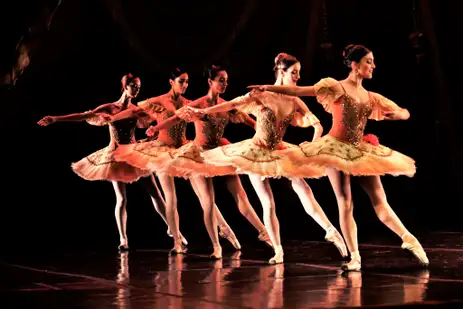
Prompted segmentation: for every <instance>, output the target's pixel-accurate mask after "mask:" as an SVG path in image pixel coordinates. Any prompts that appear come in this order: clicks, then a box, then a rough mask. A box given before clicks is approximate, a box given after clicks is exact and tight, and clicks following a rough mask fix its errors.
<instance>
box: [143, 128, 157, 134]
mask: <svg viewBox="0 0 463 309" xmlns="http://www.w3.org/2000/svg"><path fill="white" fill-rule="evenodd" d="M145 134H146V135H147V136H154V135H155V134H156V129H155V128H154V126H150V127H149V128H148V129H147V130H146V132H145Z"/></svg>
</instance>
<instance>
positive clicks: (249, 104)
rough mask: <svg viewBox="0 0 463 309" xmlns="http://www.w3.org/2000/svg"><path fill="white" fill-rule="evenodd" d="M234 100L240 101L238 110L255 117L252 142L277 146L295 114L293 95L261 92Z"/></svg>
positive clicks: (267, 146)
mask: <svg viewBox="0 0 463 309" xmlns="http://www.w3.org/2000/svg"><path fill="white" fill-rule="evenodd" d="M234 101H236V102H240V101H242V104H240V105H238V107H237V109H238V110H239V111H241V112H243V113H247V114H252V115H254V116H255V117H256V133H255V134H254V137H253V141H254V143H255V144H257V145H259V146H261V147H265V148H268V149H275V148H278V146H279V145H280V144H281V141H282V140H283V137H284V135H285V133H286V129H287V128H288V125H289V124H290V123H291V122H292V121H293V119H294V117H295V115H296V101H295V99H294V97H291V96H287V95H283V94H277V93H273V92H263V93H260V94H256V95H253V96H250V95H246V96H242V97H238V98H236V99H235V100H234ZM310 114H311V113H310ZM277 115H280V116H279V117H278V116H277ZM285 115H286V116H285ZM311 115H312V114H311ZM317 121H318V119H317Z"/></svg>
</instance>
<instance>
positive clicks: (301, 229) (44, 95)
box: [0, 0, 463, 248]
mask: <svg viewBox="0 0 463 309" xmlns="http://www.w3.org/2000/svg"><path fill="white" fill-rule="evenodd" d="M415 2H416V3H414V2H413V1H360V0H355V1H353V0H350V1H333V0H331V1H330V0H328V1H326V2H325V1H320V0H317V1H315V0H312V1H295V0H289V1H284V4H282V2H281V1H269V0H265V1H264V0H236V1H162V2H161V1H146V0H131V1H130V2H128V1H121V0H98V1H96V0H67V1H66V0H64V1H63V2H62V3H61V5H60V7H59V8H58V10H57V11H56V14H55V16H54V18H53V21H52V23H51V27H50V30H49V31H48V32H46V33H45V35H44V36H43V38H42V39H41V40H40V44H39V46H38V48H37V49H36V51H35V53H34V54H33V55H32V57H31V63H30V65H29V66H28V67H27V68H26V70H25V71H24V74H23V75H22V76H21V77H20V78H19V80H18V82H17V84H16V85H15V86H14V87H3V88H2V107H3V112H2V115H3V121H2V129H3V146H2V151H1V154H2V161H3V162H4V166H3V176H4V178H5V179H4V181H3V183H4V184H3V185H2V188H3V190H2V206H1V207H2V210H3V211H2V214H1V215H0V218H1V221H2V223H1V224H0V226H1V229H2V232H3V239H2V240H3V241H4V244H5V245H4V247H7V246H10V245H11V246H14V247H27V248H30V247H32V246H34V247H35V246H50V247H55V248H63V247H74V246H98V247H101V246H115V245H116V244H117V240H118V239H117V231H116V225H115V222H114V211H113V209H114V203H115V197H114V193H113V189H112V186H111V184H110V183H107V182H88V181H85V180H83V179H80V178H79V177H78V176H77V175H75V174H74V173H73V172H72V170H71V169H70V163H71V162H73V161H77V160H79V159H80V158H82V157H83V156H85V155H87V154H89V153H91V152H93V151H95V150H98V149H100V148H102V147H104V146H105V145H106V144H107V142H108V132H107V129H106V128H100V127H92V126H89V125H87V124H86V123H59V124H54V125H52V126H50V127H46V128H42V127H39V126H38V125H37V124H36V122H37V121H38V120H39V119H40V118H41V117H42V116H45V115H49V114H51V115H59V114H66V113H72V112H78V111H86V110H89V109H92V108H94V107H95V106H97V105H99V104H102V103H105V102H112V101H115V100H117V99H118V98H119V95H120V84H119V81H120V78H121V77H122V75H124V74H125V73H127V72H129V71H130V72H133V73H135V74H138V75H139V76H140V77H141V79H142V90H141V93H140V99H144V98H147V97H151V96H155V95H159V94H162V93H165V92H167V91H168V90H169V85H168V77H167V73H168V71H169V69H170V68H171V67H173V66H181V67H184V68H186V69H187V70H188V72H189V73H190V88H189V89H188V91H187V94H186V97H188V98H190V99H194V98H196V97H199V96H202V95H204V94H205V92H206V91H207V83H206V80H205V79H204V78H203V77H202V75H201V74H202V70H203V67H204V66H205V65H210V64H219V65H224V66H226V67H227V68H228V73H229V76H230V86H229V88H228V90H227V92H226V93H225V95H224V98H225V99H231V98H233V97H235V96H237V95H241V94H243V93H245V91H246V89H245V87H246V85H248V84H255V83H272V82H273V73H272V67H273V59H274V57H275V56H276V54H278V53H279V52H287V53H290V54H293V55H295V56H296V57H298V58H299V59H300V60H301V63H302V68H303V69H302V78H301V80H300V84H302V85H304V84H312V83H314V82H316V81H318V80H319V79H320V78H321V77H325V76H332V77H334V78H343V77H344V76H345V74H346V73H347V71H346V70H345V69H344V68H343V67H342V63H341V57H340V54H341V50H342V48H343V47H344V46H345V45H347V44H349V43H359V44H365V45H367V46H368V47H369V48H371V49H372V50H373V51H374V54H375V58H376V65H377V69H376V71H375V78H374V79H373V80H371V81H366V82H365V85H366V87H368V88H369V89H370V90H372V91H376V92H379V93H381V94H383V95H385V96H387V97H389V98H391V99H392V100H394V101H396V102H397V103H398V104H399V105H401V106H403V107H406V108H408V109H409V110H410V112H411V115H412V117H411V119H410V120H409V121H404V122H378V123H376V122H375V123H373V122H371V123H369V125H368V127H367V131H368V132H371V133H375V134H376V135H378V136H379V137H380V140H381V142H382V143H383V144H385V145H388V146H390V147H392V148H394V149H397V150H399V151H401V152H403V153H405V154H408V155H410V156H412V157H413V158H415V159H416V161H417V167H418V171H417V174H416V176H415V177H414V178H412V179H409V178H407V177H398V178H394V177H391V176H386V177H384V178H383V182H384V186H385V188H386V191H387V194H388V199H389V202H390V203H391V205H392V206H393V207H394V209H395V210H396V211H397V213H398V214H399V216H400V217H401V218H402V219H403V221H404V222H405V223H406V225H407V226H408V227H409V228H410V229H411V230H412V231H417V233H422V232H425V231H429V230H431V231H432V230H436V229H447V230H455V229H457V230H461V226H462V225H461V223H460V218H459V216H458V215H457V214H458V213H459V208H460V207H461V201H460V200H459V198H460V196H461V191H462V190H461V189H460V188H461V185H462V182H461V180H460V177H459V175H460V173H461V171H462V168H461V162H460V160H461V147H460V138H461V129H460V128H459V126H458V117H459V114H460V112H461V107H460V105H459V104H458V103H460V100H459V99H460V97H459V94H460V89H461V78H460V75H461V72H462V70H461V69H462V68H463V66H462V60H461V50H460V49H458V44H459V43H458V38H461V37H462V24H463V23H462V22H461V18H459V16H457V14H458V12H460V11H461V9H462V5H461V2H460V1H456V0H455V1H415ZM29 5H30V4H27V2H25V1H16V3H15V4H10V7H7V8H6V7H4V9H3V10H2V13H3V14H5V16H4V18H3V19H2V23H3V27H2V33H3V34H2V36H3V37H4V39H3V42H4V44H3V47H4V48H3V51H4V52H6V56H5V57H3V59H4V61H3V63H2V68H3V69H4V71H6V69H8V68H9V66H10V65H11V61H12V59H13V58H12V57H14V56H13V51H14V48H15V44H16V42H17V41H18V39H19V38H20V37H21V35H23V34H24V33H25V32H26V31H27V27H28V26H29V25H30V24H31V23H32V22H33V21H34V20H36V19H37V18H38V12H39V11H40V9H41V8H43V7H44V6H46V5H49V4H48V3H47V2H46V1H42V2H40V1H38V2H37V3H36V4H35V5H34V6H33V7H30V6H29ZM414 7H415V9H416V11H415V12H414V10H413V8H414ZM414 20H416V23H414ZM415 31H420V32H422V33H423V34H424V36H423V40H420V41H419V42H418V43H419V44H421V45H420V48H413V47H412V45H413V42H412V41H410V40H409V35H410V34H411V33H413V32H415ZM323 43H329V44H325V45H323ZM330 44H331V45H330ZM324 46H325V47H326V46H328V47H330V46H331V48H323V47H324ZM420 53H421V54H422V56H421V57H420V58H419V59H420V61H419V62H418V61H417V59H418V58H417V54H420ZM304 100H305V102H306V103H307V105H308V106H309V107H310V109H311V110H312V111H313V112H314V113H315V114H316V115H317V116H318V117H319V118H320V119H321V121H322V124H323V126H324V128H325V131H328V130H329V127H330V125H331V118H330V115H329V114H327V113H325V112H324V111H323V109H322V108H321V106H320V105H318V104H317V103H316V102H315V100H314V99H313V98H304ZM191 129H192V128H189V131H188V134H189V137H190V138H191V137H192V133H193V132H192V130H191ZM312 132H313V131H312V129H300V128H294V127H291V128H290V129H289V130H288V133H287V137H286V138H285V139H286V140H287V141H288V142H294V143H299V142H301V141H303V140H308V139H311V137H312ZM137 134H138V136H140V137H142V136H143V134H144V133H143V131H140V132H137ZM252 134H253V132H252V130H250V129H249V128H247V127H246V126H244V125H239V124H238V125H235V124H230V125H229V127H228V128H227V129H226V132H225V135H226V137H227V138H229V140H231V141H239V140H242V139H245V138H249V137H251V136H252ZM241 178H242V181H243V184H244V186H245V189H246V190H247V192H248V195H249V198H250V200H251V202H252V203H253V205H254V207H255V208H256V210H257V211H258V213H259V214H260V215H261V213H262V211H261V207H260V204H259V201H258V199H257V196H256V194H255V192H254V191H253V189H252V187H251V185H250V183H249V180H248V179H247V177H246V176H242V177H241ZM176 183H177V189H178V195H179V211H180V220H181V230H182V231H183V233H184V234H185V235H186V236H187V238H190V239H191V240H195V239H197V240H198V241H203V242H204V243H207V244H209V242H208V238H207V233H206V231H205V228H204V227H203V225H202V212H201V208H200V205H199V203H198V201H197V199H196V198H195V196H194V194H193V192H192V190H191V188H190V187H189V184H188V183H187V182H186V181H185V180H182V179H178V180H177V181H176ZM309 183H310V185H311V186H312V188H313V190H314V193H315V195H316V197H317V199H318V200H319V202H320V204H321V205H322V207H323V208H324V209H325V211H326V212H327V214H328V216H329V217H330V219H331V220H332V221H333V222H335V223H336V225H338V215H337V207H336V203H335V199H334V196H333V193H332V190H331V187H330V185H329V182H328V180H327V179H322V180H309ZM216 184H217V185H216V193H217V204H218V205H219V207H220V208H221V209H222V211H223V213H224V215H225V218H226V219H227V220H228V221H229V223H230V224H231V226H232V227H233V228H234V230H235V232H236V234H237V236H238V237H239V238H240V239H241V240H242V241H243V242H246V241H245V239H251V238H253V237H254V236H248V235H254V232H253V230H252V227H251V225H250V224H248V223H247V222H246V221H245V220H244V218H243V217H241V216H240V215H239V213H238V211H237V208H236V207H235V206H234V204H233V203H232V199H231V196H230V195H229V194H228V192H227V191H226V190H225V186H224V183H223V180H220V179H217V180H216ZM272 187H273V189H274V192H275V198H276V202H277V212H278V215H279V218H280V222H281V225H282V231H281V233H282V236H283V237H284V238H286V239H289V238H292V239H307V240H318V239H321V237H322V236H323V232H322V231H321V229H320V228H319V227H318V226H317V225H316V224H315V222H314V221H313V220H312V219H311V218H310V217H308V216H307V215H305V213H304V211H303V208H302V206H301V205H300V203H299V201H298V199H297V196H296V194H295V193H294V192H293V191H292V190H291V187H290V183H289V182H288V181H287V180H284V179H281V180H272ZM353 192H354V202H355V205H356V210H355V211H356V216H357V218H358V225H359V234H360V239H361V240H365V241H367V240H369V239H371V238H372V237H373V236H374V235H377V234H382V233H384V235H391V234H388V233H390V232H388V231H387V230H386V228H383V227H382V226H381V225H380V223H379V221H378V220H377V219H376V217H375V215H374V212H373V210H372V207H371V206H370V205H369V203H368V200H367V198H366V196H365V194H364V193H363V192H362V191H361V190H359V188H358V186H355V182H354V189H353ZM128 211H129V220H128V221H129V223H128V224H129V227H128V228H129V238H130V242H131V245H132V246H137V247H141V246H145V247H154V246H156V239H159V240H163V241H164V240H165V239H166V236H165V234H164V233H165V230H166V228H165V226H164V224H163V222H162V221H161V219H160V218H159V216H157V214H155V213H154V211H153V210H152V207H151V204H150V200H149V198H148V196H147V195H146V194H145V193H144V192H143V190H142V188H140V187H139V186H137V185H136V184H135V185H130V186H129V188H128ZM372 231H374V233H372ZM392 239H393V238H392V235H391V241H392Z"/></svg>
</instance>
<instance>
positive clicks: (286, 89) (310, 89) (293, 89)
mask: <svg viewBox="0 0 463 309" xmlns="http://www.w3.org/2000/svg"><path fill="white" fill-rule="evenodd" d="M248 88H250V89H253V90H254V91H258V92H263V91H271V92H275V93H281V94H286V95H291V96H296V97H304V96H306V97H313V96H315V95H316V89H315V87H314V86H277V85H252V86H248Z"/></svg>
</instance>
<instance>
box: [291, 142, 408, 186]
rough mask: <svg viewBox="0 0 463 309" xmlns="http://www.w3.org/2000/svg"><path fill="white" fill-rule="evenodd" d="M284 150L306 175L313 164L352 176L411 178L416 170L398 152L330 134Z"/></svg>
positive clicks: (405, 157) (406, 158)
mask: <svg viewBox="0 0 463 309" xmlns="http://www.w3.org/2000/svg"><path fill="white" fill-rule="evenodd" d="M283 152H284V153H285V154H286V155H287V156H288V157H289V158H290V159H291V161H292V163H293V164H294V165H295V166H297V168H298V169H299V170H300V171H301V172H302V173H303V174H306V175H308V176H310V174H311V171H312V168H313V166H321V167H325V168H328V167H330V168H334V169H337V170H339V171H342V172H344V173H346V174H349V175H354V176H376V175H378V176H380V175H386V174H389V175H393V176H399V175H406V176H408V177H413V175H414V174H415V172H416V167H415V161H414V160H413V159H412V158H410V157H408V156H406V155H403V154H401V153H400V152H397V151H394V150H392V149H390V148H388V147H386V146H383V145H380V144H379V143H378V145H373V144H371V143H368V142H365V141H362V142H361V143H360V144H358V145H356V146H355V145H353V144H351V143H348V142H344V141H341V140H339V139H336V138H334V137H332V136H330V135H325V136H324V137H322V138H320V139H318V140H317V141H315V142H305V143H302V144H301V145H299V147H297V148H291V149H287V150H284V151H283Z"/></svg>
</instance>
